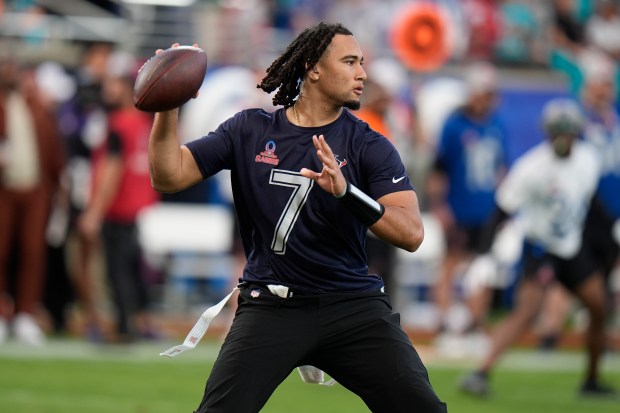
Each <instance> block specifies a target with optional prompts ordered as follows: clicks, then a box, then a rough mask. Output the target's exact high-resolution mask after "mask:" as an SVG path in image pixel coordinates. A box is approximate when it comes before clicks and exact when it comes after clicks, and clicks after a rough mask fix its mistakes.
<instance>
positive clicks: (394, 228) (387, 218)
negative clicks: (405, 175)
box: [370, 191, 424, 252]
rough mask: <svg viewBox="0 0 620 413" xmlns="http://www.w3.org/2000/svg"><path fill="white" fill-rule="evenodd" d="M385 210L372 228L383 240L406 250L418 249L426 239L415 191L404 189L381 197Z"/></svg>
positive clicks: (380, 200) (380, 201)
mask: <svg viewBox="0 0 620 413" xmlns="http://www.w3.org/2000/svg"><path fill="white" fill-rule="evenodd" d="M378 201H379V203H381V204H382V205H383V206H384V208H385V212H384V213H383V216H382V217H381V219H380V220H379V221H377V222H376V223H375V224H373V225H372V226H371V227H370V230H371V231H372V232H373V233H374V234H375V235H376V236H378V237H379V238H381V239H382V240H384V241H386V242H389V243H390V244H392V245H394V246H396V247H399V248H402V249H404V250H406V251H411V252H413V251H416V250H417V249H418V248H419V247H420V244H422V240H423V239H424V225H423V223H422V216H421V214H420V209H419V206H418V200H417V197H416V195H415V193H414V192H413V191H403V192H398V193H394V194H390V195H386V196H384V197H382V198H380V199H379V200H378Z"/></svg>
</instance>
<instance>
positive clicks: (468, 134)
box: [427, 62, 508, 330]
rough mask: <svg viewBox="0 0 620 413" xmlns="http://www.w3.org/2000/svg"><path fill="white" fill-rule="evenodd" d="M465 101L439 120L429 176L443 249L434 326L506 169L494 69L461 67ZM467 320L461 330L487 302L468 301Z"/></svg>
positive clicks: (445, 310)
mask: <svg viewBox="0 0 620 413" xmlns="http://www.w3.org/2000/svg"><path fill="white" fill-rule="evenodd" d="M465 82H466V87H467V90H468V91H467V99H466V102H465V104H464V105H463V106H461V107H459V108H457V110H455V111H454V112H453V113H452V114H451V115H450V116H449V117H448V119H447V120H446V121H445V123H444V125H443V129H442V132H441V136H440V138H439V143H438V146H437V156H436V159H435V165H434V171H433V173H432V175H431V176H430V178H429V182H428V190H427V200H428V206H429V210H430V212H432V213H433V214H434V215H435V216H436V217H437V218H438V220H439V222H441V225H442V227H443V229H444V232H445V234H446V240H447V250H446V256H445V257H444V260H443V263H442V267H441V269H440V272H439V275H438V279H437V282H436V284H435V286H434V299H435V303H436V304H437V306H438V310H439V312H440V317H441V326H440V329H442V330H443V329H444V328H445V327H446V323H448V322H449V319H448V317H449V313H450V310H451V308H452V305H453V304H454V302H453V301H454V300H453V295H454V291H455V287H456V283H455V281H456V279H455V277H456V275H457V274H458V272H459V267H460V266H461V265H463V264H464V263H466V262H467V261H468V259H469V258H471V254H472V252H473V248H474V247H475V246H476V245H477V243H478V238H479V237H480V235H481V234H480V233H481V230H482V227H483V226H484V224H485V223H486V221H487V220H488V218H489V217H490V214H491V213H492V211H493V207H494V200H493V199H494V196H495V189H496V187H497V185H498V183H499V182H500V180H501V178H502V176H503V174H504V173H505V170H506V168H507V163H508V161H507V159H508V158H507V156H508V153H507V152H508V148H507V144H508V142H507V137H506V133H505V131H504V129H503V125H502V122H501V121H500V119H499V118H498V117H497V115H496V112H495V110H496V101H497V73H496V70H495V68H494V67H493V66H492V65H490V64H488V63H482V62H478V63H475V64H472V65H471V66H469V67H468V68H467V73H466V76H465ZM470 306H471V308H470V310H471V313H472V317H473V319H472V320H471V323H470V325H469V326H465V329H466V330H474V329H476V328H478V327H480V326H481V324H482V323H483V321H484V317H485V316H486V311H487V307H488V306H487V305H486V304H485V303H483V302H472V303H470Z"/></svg>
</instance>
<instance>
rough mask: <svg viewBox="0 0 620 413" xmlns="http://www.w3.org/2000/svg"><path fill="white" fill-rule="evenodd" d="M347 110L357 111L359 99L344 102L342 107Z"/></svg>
mask: <svg viewBox="0 0 620 413" xmlns="http://www.w3.org/2000/svg"><path fill="white" fill-rule="evenodd" d="M342 106H344V107H345V108H347V109H351V110H358V109H359V108H360V106H361V103H360V101H359V99H350V100H346V101H345V102H344V103H343V105H342Z"/></svg>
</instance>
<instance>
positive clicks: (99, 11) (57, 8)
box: [0, 0, 620, 359]
mask: <svg viewBox="0 0 620 413" xmlns="http://www.w3.org/2000/svg"><path fill="white" fill-rule="evenodd" d="M619 13H620V4H619V3H618V2H617V1H612V0H549V1H534V0H436V1H431V0H427V1H425V0H418V1H415V0H340V1H328V0H90V1H88V0H63V1H53V0H0V67H2V72H1V73H2V88H3V89H2V90H3V91H4V92H2V95H3V96H9V95H11V94H12V93H13V92H15V91H17V92H19V93H20V94H21V95H22V97H23V99H22V100H17V101H15V102H17V103H15V102H14V103H8V101H7V103H6V104H5V105H3V109H2V110H3V112H2V116H0V119H2V122H0V135H2V138H1V139H0V171H2V170H3V168H4V170H6V171H8V170H9V169H10V168H14V169H15V170H18V171H19V172H16V174H17V175H16V176H19V177H21V178H19V179H17V178H16V179H14V182H13V184H11V185H14V186H11V185H9V184H7V182H8V181H7V180H10V179H9V178H6V177H5V182H4V185H5V186H4V189H3V190H2V191H0V204H3V205H5V206H6V208H5V209H2V210H1V211H0V215H2V214H4V215H2V216H6V217H7V218H6V219H5V220H3V221H0V237H1V239H0V246H2V247H3V248H4V251H6V252H5V253H4V256H3V257H2V260H0V264H1V265H2V266H3V268H1V269H0V279H4V281H2V282H0V286H2V289H0V291H4V294H3V295H1V296H0V321H1V320H4V321H2V323H0V351H2V350H1V349H2V346H3V344H4V345H7V344H10V343H11V342H13V341H16V342H19V343H22V344H26V345H32V346H37V347H38V346H45V345H46V344H47V343H48V342H49V341H50V340H53V339H54V338H58V337H61V338H77V339H79V340H83V341H84V342H86V343H94V344H104V345H105V344H119V343H120V344H128V345H131V344H133V343H137V342H141V341H149V342H150V341H159V340H178V339H181V338H182V337H184V335H185V334H186V332H187V331H189V328H191V325H192V324H193V322H194V321H195V319H196V317H197V316H198V315H199V314H200V313H201V312H202V310H203V309H204V308H206V307H207V306H209V305H212V304H215V303H217V302H218V301H219V300H220V299H221V298H223V297H224V296H225V295H226V294H228V292H229V291H230V290H231V289H232V287H233V286H234V285H235V283H236V281H237V279H238V278H239V276H240V275H241V268H242V266H243V254H242V252H241V251H240V247H239V240H238V239H237V233H236V227H235V225H236V223H235V218H234V211H233V208H232V198H231V193H230V188H229V183H228V180H227V175H226V173H224V172H222V173H221V174H218V175H217V176H215V177H212V178H210V179H208V180H206V181H205V182H204V183H202V184H200V185H197V186H196V187H193V188H191V189H188V190H186V191H183V192H181V193H178V194H174V195H157V194H151V193H149V190H148V189H144V187H143V186H144V185H145V183H144V180H140V179H138V178H136V177H137V176H140V170H141V171H142V172H144V168H145V167H146V162H145V150H146V140H147V139H148V127H147V126H148V125H149V122H150V119H151V118H150V116H151V115H149V114H144V113H140V114H135V113H134V114H133V115H132V116H131V117H129V118H123V119H122V120H118V118H119V116H117V115H118V113H119V111H123V110H128V111H131V110H130V107H131V106H132V105H131V92H132V87H133V86H132V85H133V83H132V82H133V80H135V76H136V74H137V71H138V69H139V68H140V66H141V65H142V64H143V63H144V62H145V61H146V60H147V59H148V58H149V57H151V56H152V55H153V54H154V53H155V50H157V49H165V48H167V47H169V46H170V45H171V44H173V43H175V42H178V43H180V44H187V45H191V44H195V43H197V44H199V46H200V47H201V48H203V49H204V50H205V51H206V52H207V55H208V61H209V68H208V70H207V75H206V77H205V81H204V83H203V86H202V88H201V91H200V95H199V97H198V99H195V100H192V101H190V102H189V103H188V104H186V105H185V106H184V107H183V108H182V109H181V122H180V128H181V130H182V136H183V137H184V139H187V140H189V139H194V138H198V137H200V136H203V135H205V134H207V133H208V132H209V131H210V130H213V129H214V128H215V127H216V126H217V125H218V124H219V123H220V122H221V121H223V120H224V119H226V118H227V117H228V116H231V115H232V114H234V113H236V112H237V111H239V110H241V109H243V108H246V107H257V106H260V107H265V108H271V109H273V106H272V105H271V101H270V97H269V96H266V95H265V94H264V93H263V92H261V91H260V90H258V89H257V88H256V84H257V83H258V82H259V80H260V78H261V76H262V75H263V74H264V71H265V69H266V68H267V67H268V66H269V65H270V64H271V62H272V61H273V60H274V59H275V58H276V57H277V56H278V55H279V54H280V53H281V52H282V51H283V49H284V47H286V45H287V44H288V43H289V42H290V41H291V40H292V39H293V38H294V37H295V36H296V35H297V34H298V33H299V32H300V31H301V30H303V29H304V28H305V27H307V26H309V25H313V24H316V23H318V22H320V21H331V22H341V23H343V24H344V25H345V26H346V27H348V28H349V29H350V30H351V31H352V32H353V33H354V35H355V36H356V38H357V40H358V41H359V43H360V45H361V48H362V51H363V53H364V58H365V69H366V71H367V73H368V82H367V85H366V88H365V90H364V98H363V99H364V104H363V105H362V106H363V108H362V110H361V111H360V112H359V117H360V118H362V119H364V120H366V121H367V122H369V123H370V124H371V125H372V126H373V127H374V128H375V129H376V130H379V131H381V132H382V133H383V134H384V135H385V136H386V137H388V138H389V139H390V140H391V141H392V142H393V143H394V145H395V146H396V147H397V148H398V150H399V152H400V153H401V156H402V159H403V161H404V163H405V165H406V167H407V170H408V172H409V175H410V177H411V179H412V181H413V182H414V184H415V186H416V190H417V193H418V197H419V199H420V203H421V208H422V212H423V217H424V221H425V228H426V238H425V241H424V243H423V245H422V247H421V248H420V250H419V251H418V252H415V253H413V254H411V253H405V252H402V251H397V250H395V249H392V248H390V247H388V246H386V245H384V244H383V243H382V242H380V241H378V240H375V239H372V237H371V239H370V240H369V245H368V253H369V257H370V267H371V271H375V272H378V273H379V274H380V275H381V276H383V277H384V278H385V280H386V284H387V286H388V293H389V294H390V295H391V297H392V300H393V302H394V305H395V308H396V310H397V311H400V312H401V314H402V322H403V325H404V326H405V328H406V329H407V331H408V332H410V334H411V337H412V339H413V341H414V343H421V344H425V345H428V346H429V350H428V351H429V352H431V353H432V354H434V355H439V356H442V357H443V358H447V359H463V358H465V359H467V358H476V357H479V356H480V355H481V354H482V352H483V351H484V349H486V343H487V341H488V340H487V335H488V333H489V332H490V331H491V330H492V328H493V324H494V323H495V322H496V321H497V320H498V319H501V318H502V317H503V316H504V315H505V314H506V312H507V311H509V310H510V309H511V307H512V305H513V292H514V285H515V282H516V281H517V278H518V277H517V274H518V272H517V263H518V258H519V252H520V251H519V244H520V237H519V233H518V231H517V230H515V229H514V228H512V229H511V228H508V229H507V230H506V231H505V234H504V236H503V237H501V239H499V240H498V242H496V245H495V247H494V248H495V250H496V251H497V255H498V256H499V257H500V262H501V264H502V265H501V271H500V274H498V275H497V277H495V279H494V280H493V282H492V289H493V292H492V297H491V303H490V305H489V308H488V309H487V310H485V311H484V314H483V317H482V322H481V323H478V325H477V326H476V329H475V331H472V330H471V329H470V328H469V326H471V324H472V320H474V318H475V317H477V315H476V314H472V309H471V308H470V307H469V306H468V305H467V304H466V302H467V296H468V293H469V290H468V289H469V286H470V284H468V283H467V282H466V276H465V274H466V272H467V266H468V263H469V261H470V259H471V256H464V257H461V259H460V260H458V262H456V263H452V264H451V271H452V274H451V275H444V274H443V273H444V272H445V268H446V257H448V256H451V254H450V252H451V251H450V249H451V248H452V247H453V246H452V244H450V243H449V242H448V241H449V240H448V238H449V237H448V236H447V234H448V230H449V228H448V224H447V223H446V222H445V220H444V218H445V217H444V216H442V215H441V213H440V212H438V211H440V210H439V209H437V208H436V207H437V204H438V203H441V202H443V201H445V200H442V197H444V196H445V193H446V191H448V189H446V188H445V182H444V184H443V186H442V184H440V185H439V189H438V186H437V184H436V179H435V178H436V175H437V174H436V173H437V170H436V158H437V147H438V142H439V140H440V139H441V136H442V134H443V133H444V126H445V123H446V122H447V119H448V118H449V116H450V114H451V113H452V112H453V111H454V110H455V109H458V108H461V107H464V106H467V105H477V104H478V105H482V106H483V111H486V112H485V113H487V114H488V115H489V117H492V118H493V121H492V123H490V124H489V125H487V126H488V127H489V128H491V129H493V128H498V129H501V134H502V136H503V137H504V140H505V147H504V153H503V161H504V167H505V169H508V168H509V167H510V165H511V164H512V163H513V162H514V160H515V159H517V158H518V157H519V156H520V155H521V154H522V153H524V152H525V151H526V150H528V149H529V148H531V147H532V146H534V145H536V144H537V143H539V142H541V141H542V139H544V135H543V131H542V129H541V120H540V116H541V109H542V107H543V105H544V104H545V103H546V102H547V101H549V100H550V99H552V98H554V97H559V96H565V97H570V98H574V99H575V100H578V101H580V100H582V99H583V98H584V94H585V91H586V90H587V88H588V87H589V85H590V84H594V83H597V82H601V83H603V84H604V85H606V86H605V90H606V92H607V93H606V97H605V98H606V99H607V104H608V105H609V107H612V108H613V113H614V116H613V117H612V118H613V119H612V118H610V119H609V120H608V122H609V125H611V126H610V130H612V131H614V132H613V133H615V134H616V137H618V136H620V126H618V121H617V119H616V118H615V117H616V116H617V111H618V109H619V106H618V99H617V98H618V88H617V80H618V76H619V73H620V72H619V71H618V62H619V60H618V59H619V58H620V14H619ZM484 99H487V100H486V101H487V104H486V107H485V104H484V101H485V100H484ZM489 99H490V100H489ZM20 102H22V103H24V102H25V103H24V104H21V103H20ZM476 102H478V103H476ZM480 102H483V103H480ZM489 102H490V103H489ZM20 105H21V106H20ZM10 108H13V109H10ZM271 109H270V110H271ZM145 116H146V117H148V118H145ZM5 119H6V121H5ZM11 119H12V120H11ZM9 123H10V124H13V125H20V126H19V127H20V128H21V129H19V130H17V131H18V132H19V131H21V132H20V133H24V134H25V135H27V136H31V137H34V138H33V139H29V140H28V139H26V140H27V141H29V142H30V144H24V145H20V144H17V143H15V141H14V140H13V141H11V140H10V139H8V138H7V136H9V135H11V134H16V133H18V132H16V131H15V129H13V127H11V128H9V127H8V126H6V125H8V124H9ZM5 124H6V125H5ZM121 124H122V125H124V126H119V125H121ZM145 125H147V126H145ZM15 127H17V126H15ZM127 128H128V130H132V131H143V130H146V131H147V132H143V133H142V135H141V137H136V139H137V142H142V143H139V144H137V148H136V149H135V151H134V152H133V153H132V154H131V157H122V156H118V155H119V153H120V152H118V150H117V151H116V152H115V151H114V149H110V148H115V147H117V145H116V144H115V143H114V142H118V136H119V135H122V134H123V133H130V132H126V130H127ZM123 131H125V132H123ZM45 132H47V133H45ZM137 133H138V132H136V134H137ZM42 135H49V136H47V137H45V138H41V136H42ZM140 139H142V140H141V141H140ZM616 141H618V139H616ZM33 145H34V146H33ZM37 145H38V146H37ZM17 148H21V149H17ZM24 148H25V149H24ZM33 148H35V149H33ZM36 148H38V150H37V149H36ZM33 153H34V154H35V155H32V154H33ZM610 153H615V154H616V155H615V158H614V159H615V162H616V164H615V165H616V171H618V170H620V149H618V148H617V147H616V148H610ZM29 154H30V155H29ZM115 155H116V156H115ZM610 157H613V155H610ZM18 159H19V161H18ZM485 162H488V160H485V158H484V156H482V157H480V158H478V163H476V167H477V168H478V169H479V171H480V173H481V174H482V173H484V168H485ZM14 164H19V166H21V168H19V167H15V165H14ZM10 165H13V166H10ZM115 166H116V167H118V168H120V169H118V168H117V169H114V167H115ZM106 168H107V169H106ZM123 168H124V171H125V172H118V171H122V170H123ZM132 168H133V169H135V170H134V172H132V173H133V175H131V174H130V175H131V176H129V177H127V176H126V174H127V170H131V169H132ZM140 168H141V169H140ZM32 171H34V172H32ZM114 171H117V172H116V173H117V174H118V175H114V174H115V172H114ZM123 174H125V175H123ZM8 175H11V174H7V176H8ZM11 176H12V175H11ZM115 176H117V177H118V176H123V177H124V178H114V177H115ZM24 177H25V178H24ZM114 179H116V181H117V182H122V183H119V184H118V185H116V186H114V187H113V189H112V191H116V192H115V193H116V195H115V196H112V199H113V201H112V204H113V205H114V208H113V211H112V212H110V210H101V203H102V201H101V199H102V197H104V195H101V194H100V193H99V195H98V192H102V191H104V190H103V189H102V188H104V187H105V185H104V184H102V182H111V181H114ZM15 182H16V183H15ZM496 183H497V181H493V184H494V185H495V184H496ZM123 185H125V187H124V186H123ZM141 185H142V186H141ZM24 188H25V189H24ZM24 191H25V192H24ZM123 191H125V192H123ZM24 193H26V194H27V196H25V195H23V194H24ZM129 193H131V194H135V193H139V195H136V196H127V194H129ZM618 197H620V194H618ZM9 205H11V206H10V207H9ZM108 205H109V204H108ZM35 206H36V208H35ZM11 208H12V209H11ZM31 209H32V210H33V211H31ZM115 214H116V215H115ZM119 217H120V221H121V222H122V223H123V225H125V226H129V232H123V234H122V235H119V234H117V233H116V232H114V230H115V229H116V230H118V228H111V226H110V223H112V224H114V222H117V223H118V221H119ZM115 220H116V221H115ZM123 228H124V227H123ZM110 231H112V232H110ZM117 236H118V237H119V238H115V237H117ZM132 237H133V238H132ZM119 240H121V241H119ZM124 242H127V244H124ZM114 246H116V247H117V250H118V251H117V250H114V251H116V252H115V253H114V254H113V255H114V257H110V255H111V254H110V251H112V249H113V247H114ZM106 251H107V252H108V254H106ZM123 251H131V254H129V253H128V254H124V253H123ZM121 255H123V256H124V255H128V256H127V257H123V258H120V256H121ZM115 257H116V258H115ZM452 258H453V257H452ZM123 260H125V261H123ZM119 261H123V262H120V263H119ZM36 263H39V265H35V264H36ZM115 265H120V266H121V267H120V268H127V267H123V265H126V266H132V267H129V268H134V269H135V270H134V271H133V274H134V275H136V274H137V276H135V277H133V278H136V279H135V280H133V281H132V283H133V284H132V285H128V284H131V283H127V282H123V281H118V280H114V275H113V274H111V273H113V272H114V271H113V268H117V267H115ZM119 271H121V270H119ZM440 280H441V281H440ZM446 280H447V281H446ZM609 280H610V282H609V293H610V297H611V298H612V300H611V303H612V308H611V309H610V314H612V317H611V320H610V326H609V327H610V332H611V339H610V345H609V351H610V352H614V353H615V352H617V351H618V348H620V347H619V346H620V342H619V339H618V335H619V334H618V333H619V331H620V328H619V327H620V316H619V312H620V273H619V272H618V270H617V266H616V270H615V271H614V272H613V273H612V274H611V276H610V278H609ZM439 285H441V290H439V287H438V286H439ZM557 295H558V297H550V298H549V301H550V303H549V305H548V306H547V307H545V309H543V310H541V317H540V318H541V320H540V322H539V323H537V325H536V327H534V328H533V329H532V331H531V332H530V333H528V334H526V336H525V337H524V338H523V339H521V341H520V344H522V345H524V346H527V347H529V348H533V349H536V348H541V349H547V350H557V349H576V348H580V347H581V343H582V342H581V335H582V333H583V331H584V328H585V326H586V325H587V317H585V315H584V313H583V311H582V310H581V308H580V307H579V305H577V304H576V303H575V302H573V301H572V299H571V298H570V297H568V296H566V294H565V293H562V292H561V291H560V292H558V293H557ZM233 311H234V306H233V305H232V304H229V305H228V306H227V307H226V308H225V310H224V311H223V313H222V314H221V315H220V316H218V318H217V319H216V320H215V321H214V322H213V327H212V329H211V330H210V332H209V335H211V336H212V337H214V338H216V339H218V338H219V337H220V335H221V334H224V333H225V332H226V329H227V326H228V323H229V322H230V320H231V318H232V314H233ZM547 318H548V319H549V320H551V321H548V320H547ZM474 321H480V320H474Z"/></svg>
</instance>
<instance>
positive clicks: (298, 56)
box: [256, 22, 353, 107]
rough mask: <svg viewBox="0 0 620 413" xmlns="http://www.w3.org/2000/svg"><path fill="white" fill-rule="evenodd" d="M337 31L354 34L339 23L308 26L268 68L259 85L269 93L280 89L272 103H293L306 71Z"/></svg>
mask: <svg viewBox="0 0 620 413" xmlns="http://www.w3.org/2000/svg"><path fill="white" fill-rule="evenodd" d="M337 34H344V35H353V33H351V31H350V30H349V29H347V28H346V27H344V26H343V25H342V24H340V23H325V22H321V23H319V24H317V25H316V26H312V27H309V28H307V29H305V30H304V31H303V32H301V33H300V34H299V35H298V36H297V37H296V38H295V40H293V41H292V42H291V43H290V44H289V45H288V47H287V48H286V50H285V51H284V53H282V54H281V55H280V57H278V58H277V59H276V60H274V61H273V63H272V64H271V65H270V66H269V68H267V75H266V76H265V77H264V78H263V80H262V81H261V82H260V84H258V85H257V86H256V87H257V88H259V89H262V90H264V91H265V92H267V93H271V92H273V91H274V90H276V89H278V91H277V92H276V94H275V95H274V97H273V99H272V100H273V105H274V106H278V105H283V106H284V107H289V106H291V105H292V104H293V103H295V98H296V97H297V96H298V95H299V90H300V87H301V81H302V80H303V78H304V74H305V73H306V71H307V70H308V69H309V68H312V67H314V65H316V64H317V62H318V61H319V58H320V57H321V56H322V55H323V53H324V52H325V49H327V46H328V45H329V44H330V43H331V41H332V38H333V37H334V36H335V35H337Z"/></svg>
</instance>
